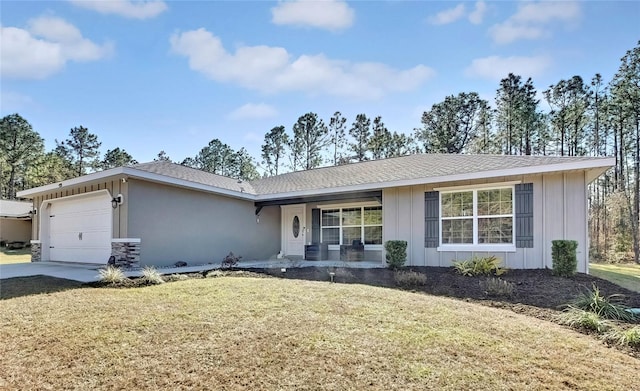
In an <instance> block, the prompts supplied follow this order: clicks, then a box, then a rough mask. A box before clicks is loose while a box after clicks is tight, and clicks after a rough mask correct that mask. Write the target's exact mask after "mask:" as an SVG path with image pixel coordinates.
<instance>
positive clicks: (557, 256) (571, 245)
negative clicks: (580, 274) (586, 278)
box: [551, 240, 578, 277]
mask: <svg viewBox="0 0 640 391" xmlns="http://www.w3.org/2000/svg"><path fill="white" fill-rule="evenodd" d="M577 248H578V242H577V241H575V240H552V241H551V259H552V260H553V274H555V275H556V276H561V277H571V276H573V275H574V274H576V271H577V268H578V259H577V258H576V249H577Z"/></svg>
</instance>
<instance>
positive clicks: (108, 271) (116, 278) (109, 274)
mask: <svg viewBox="0 0 640 391" xmlns="http://www.w3.org/2000/svg"><path fill="white" fill-rule="evenodd" d="M99 274H100V282H104V283H107V284H113V285H116V284H124V283H126V282H128V281H129V279H128V278H127V276H125V275H124V272H123V271H122V270H121V269H120V268H118V267H115V266H111V265H109V266H107V267H106V268H105V269H100V271H99Z"/></svg>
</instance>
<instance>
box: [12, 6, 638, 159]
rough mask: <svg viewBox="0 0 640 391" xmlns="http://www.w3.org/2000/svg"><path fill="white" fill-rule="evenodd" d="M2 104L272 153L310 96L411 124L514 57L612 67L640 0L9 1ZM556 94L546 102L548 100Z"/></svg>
mask: <svg viewBox="0 0 640 391" xmlns="http://www.w3.org/2000/svg"><path fill="white" fill-rule="evenodd" d="M0 7H1V9H0V11H1V27H2V47H1V48H0V54H1V61H2V62H1V66H0V69H1V71H2V83H1V87H0V92H1V95H0V114H1V115H2V116H4V115H7V114H11V113H14V112H18V113H20V114H21V115H22V116H23V117H25V118H26V119H27V120H28V121H29V122H30V123H31V124H32V125H33V127H34V129H35V130H36V131H38V132H39V133H40V134H41V136H42V137H44V138H45V140H46V147H47V149H52V148H54V147H55V141H54V140H55V139H56V138H57V139H59V140H62V139H65V138H66V137H67V135H68V133H69V130H70V129H71V128H72V127H75V126H80V125H82V126H85V127H87V128H89V130H90V131H91V132H93V133H95V134H97V135H98V137H99V139H100V141H102V151H103V152H105V151H106V150H107V149H113V148H116V147H120V148H124V149H126V150H127V151H128V152H129V153H131V154H132V155H133V157H134V158H135V159H137V160H138V161H141V162H142V161H149V160H152V159H153V158H154V157H155V156H156V154H157V153H158V152H159V151H160V150H165V151H166V152H167V154H168V155H169V156H170V157H171V158H172V159H173V160H177V161H181V160H182V159H184V158H185V157H188V156H194V155H195V154H196V153H197V152H198V151H199V150H200V149H201V148H202V147H203V146H205V145H206V144H207V143H208V142H209V141H210V140H212V139H214V138H219V139H220V140H221V141H223V142H225V143H227V144H229V145H230V146H231V147H233V148H234V149H239V148H241V147H245V148H247V150H248V151H249V152H250V153H251V154H252V155H253V156H254V157H256V158H258V160H259V154H260V145H261V144H262V140H263V138H264V134H265V133H266V132H267V131H269V130H270V129H271V128H272V127H274V126H278V125H284V126H285V127H286V128H287V129H288V130H289V131H290V129H291V126H292V125H293V124H294V123H295V121H296V120H297V118H298V117H299V116H300V115H302V114H304V113H306V112H309V111H313V112H316V113H318V114H319V115H320V117H321V118H323V119H325V121H327V122H328V119H329V117H330V116H331V115H332V114H333V113H334V112H335V111H336V110H339V111H341V112H342V113H343V114H344V115H345V116H346V117H347V120H348V122H347V123H348V124H351V122H353V120H354V119H355V116H356V115H357V114H359V113H365V114H367V115H368V116H370V117H374V116H377V115H381V116H382V119H383V121H384V122H385V124H386V125H387V127H388V128H389V129H390V130H392V131H398V132H405V133H412V131H413V129H414V128H416V127H419V126H420V117H421V114H422V112H423V111H425V110H428V109H429V108H430V107H431V105H432V104H434V103H437V102H440V101H442V100H443V99H444V97H445V96H446V95H451V94H457V93H459V92H470V91H476V92H478V93H479V94H480V95H481V96H482V97H483V98H485V99H488V100H489V101H490V103H493V99H494V98H495V90H496V89H497V88H498V83H499V80H500V79H501V78H503V77H505V76H506V75H507V74H508V73H509V72H514V73H516V74H519V75H522V76H523V77H524V78H527V77H532V78H533V82H534V85H535V86H536V87H537V89H538V91H539V92H541V91H543V90H544V89H545V88H547V87H548V86H549V85H550V84H554V83H557V82H558V81H559V80H561V79H566V78H570V77H571V76H573V75H580V76H582V77H583V78H584V79H586V80H590V79H591V77H593V75H594V74H595V73H598V72H599V73H601V74H602V75H603V77H604V79H605V81H607V82H608V81H609V80H610V79H611V77H612V76H613V74H614V73H615V72H616V70H617V68H618V66H619V59H620V57H622V56H623V55H624V53H625V52H626V51H627V50H629V49H631V48H633V47H635V46H636V44H637V42H638V40H639V39H640V24H639V23H638V20H640V2H636V1H620V2H616V1H588V2H573V1H562V2H538V1H532V2H529V1H513V2H506V1H501V2H490V1H474V2H459V1H354V2H344V1H338V0H333V1H313V2H309V1H303V2H298V1H277V2H271V1H167V2H162V1H145V2H139V1H128V0H107V1H77V0H71V1H2V3H0ZM543 107H546V104H544V102H543Z"/></svg>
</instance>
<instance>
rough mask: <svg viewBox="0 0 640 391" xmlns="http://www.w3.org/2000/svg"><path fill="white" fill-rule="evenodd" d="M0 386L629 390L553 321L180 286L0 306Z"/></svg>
mask: <svg viewBox="0 0 640 391" xmlns="http://www.w3.org/2000/svg"><path fill="white" fill-rule="evenodd" d="M0 313H1V314H2V317H1V318H0V335H2V338H0V357H2V359H1V360H0V388H6V389H137V390H142V389H185V390H186V389H213V390H217V389H225V390H234V389H247V390H253V389H271V390H275V389H283V390H317V389H320V390H338V389H340V390H342V389H352V390H361V389H376V390H378V389H379V390H408V389H438V390H440V389H445V390H446V389H450V390H461V389H566V388H571V389H619V390H631V389H640V378H639V377H638V376H637V374H638V373H639V372H640V360H638V359H636V358H633V357H631V356H630V355H627V354H625V353H623V352H621V351H619V350H616V349H610V348H607V347H606V346H605V345H603V344H602V343H601V342H600V341H598V340H596V339H594V338H593V337H590V336H586V335H582V334H579V333H576V332H574V331H571V330H569V329H567V328H563V327H561V326H558V325H556V324H553V323H550V322H546V321H542V320H539V319H535V318H531V317H527V316H523V315H519V314H515V313H513V312H511V311H506V310H501V309H496V308H490V307H486V306H482V305H478V304H474V303H468V302H465V301H462V300H454V299H449V298H442V297H435V296H430V295H427V294H423V293H411V292H405V291H398V290H392V289H387V288H378V287H371V286H366V285H359V284H331V283H328V282H314V281H298V280H285V279H275V278H249V277H219V278H206V279H191V280H187V281H180V282H172V283H167V284H163V285H157V286H150V287H144V288H130V289H114V288H101V289H96V288H81V289H71V290H67V291H64V292H57V293H50V294H42V295H35V296H23V297H16V298H12V299H8V300H3V301H0Z"/></svg>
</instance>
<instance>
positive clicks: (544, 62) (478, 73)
mask: <svg viewBox="0 0 640 391" xmlns="http://www.w3.org/2000/svg"><path fill="white" fill-rule="evenodd" d="M549 66H551V59H550V58H549V57H547V56H532V57H525V56H521V57H518V56H512V57H500V56H490V57H484V58H476V59H474V60H473V61H472V62H471V65H469V66H468V67H467V68H466V69H465V75H467V76H470V77H480V78H484V79H489V80H501V79H503V78H505V77H507V75H508V74H509V73H514V74H516V75H522V76H523V77H524V78H525V79H526V78H528V77H536V76H540V75H541V74H542V73H543V72H544V71H545V70H546V69H547V68H549Z"/></svg>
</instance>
